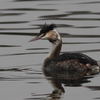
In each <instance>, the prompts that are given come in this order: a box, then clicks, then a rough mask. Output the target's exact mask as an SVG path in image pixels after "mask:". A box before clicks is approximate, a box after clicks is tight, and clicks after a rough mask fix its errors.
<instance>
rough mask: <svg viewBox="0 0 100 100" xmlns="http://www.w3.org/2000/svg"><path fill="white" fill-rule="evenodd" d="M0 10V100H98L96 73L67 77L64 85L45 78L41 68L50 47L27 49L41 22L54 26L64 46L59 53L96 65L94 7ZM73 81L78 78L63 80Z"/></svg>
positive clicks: (70, 2) (32, 3)
mask: <svg viewBox="0 0 100 100" xmlns="http://www.w3.org/2000/svg"><path fill="white" fill-rule="evenodd" d="M0 4H1V5H0V98H1V100H6V99H8V100H51V99H53V100H59V99H62V100H67V99H68V100H79V99H81V100H84V99H85V100H95V99H100V84H99V83H100V74H98V72H85V73H82V74H81V75H83V76H84V75H87V76H85V77H84V78H83V77H82V76H81V75H80V74H79V73H78V74H77V73H67V76H66V78H67V79H66V78H65V79H64V80H61V79H59V78H57V77H56V78H51V76H50V75H48V76H45V75H44V74H43V72H42V63H43V61H44V58H45V56H46V55H47V53H48V51H49V48H50V47H51V44H50V43H49V42H47V41H43V40H39V41H36V42H32V43H28V41H29V40H30V39H32V38H33V37H35V36H36V35H37V34H38V33H39V31H40V28H41V27H42V25H43V24H44V23H45V22H46V23H47V24H51V23H55V24H57V31H58V32H59V33H60V34H61V36H62V40H63V47H62V51H61V52H62V53H64V52H81V53H85V54H87V55H89V56H90V57H92V58H93V59H96V60H97V61H98V62H100V33H99V32H100V2H99V1H96V0H62V1H60V0H1V1H0ZM57 73H58V72H57ZM95 73H97V74H95ZM60 74H61V75H62V73H60ZM54 75H55V74H54ZM70 75H71V76H70ZM74 75H75V76H78V78H79V76H81V78H79V79H78V78H77V79H76V77H74V78H75V79H74V80H69V79H68V78H70V77H71V78H72V77H73V76H74ZM54 87H56V88H57V89H58V90H59V91H55V90H54Z"/></svg>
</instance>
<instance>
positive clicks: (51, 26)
mask: <svg viewBox="0 0 100 100" xmlns="http://www.w3.org/2000/svg"><path fill="white" fill-rule="evenodd" d="M55 27H56V25H55V24H53V23H52V24H51V25H46V23H45V24H44V26H43V28H42V29H41V30H40V34H43V33H47V32H49V31H51V30H53V29H54V28H55Z"/></svg>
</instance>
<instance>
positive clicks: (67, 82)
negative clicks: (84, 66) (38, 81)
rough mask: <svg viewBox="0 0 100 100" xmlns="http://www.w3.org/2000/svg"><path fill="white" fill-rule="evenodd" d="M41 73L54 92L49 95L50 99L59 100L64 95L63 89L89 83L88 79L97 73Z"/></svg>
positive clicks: (44, 71) (45, 71) (52, 71)
mask: <svg viewBox="0 0 100 100" xmlns="http://www.w3.org/2000/svg"><path fill="white" fill-rule="evenodd" d="M43 73H44V75H45V77H46V79H47V80H48V81H49V83H50V84H51V85H52V87H53V88H54V90H53V91H52V93H51V94H50V97H51V98H52V99H49V100H61V99H62V98H63V95H64V93H65V89H64V87H66V86H70V87H79V86H82V84H84V83H89V82H91V81H90V80H89V79H90V78H93V75H94V74H98V73H99V71H98V70H97V71H96V70H95V71H59V70H43Z"/></svg>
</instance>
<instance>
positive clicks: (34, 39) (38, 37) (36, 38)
mask: <svg viewBox="0 0 100 100" xmlns="http://www.w3.org/2000/svg"><path fill="white" fill-rule="evenodd" d="M41 38H42V37H41V36H37V37H35V38H33V39H31V40H30V41H29V42H32V41H36V40H39V39H41Z"/></svg>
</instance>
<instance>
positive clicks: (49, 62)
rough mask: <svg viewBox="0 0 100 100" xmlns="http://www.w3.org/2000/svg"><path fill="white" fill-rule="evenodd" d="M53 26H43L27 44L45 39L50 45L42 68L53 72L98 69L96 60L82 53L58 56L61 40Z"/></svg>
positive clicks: (99, 66)
mask: <svg viewBox="0 0 100 100" xmlns="http://www.w3.org/2000/svg"><path fill="white" fill-rule="evenodd" d="M55 27H56V25H55V24H53V23H52V24H51V25H46V23H45V25H44V26H43V28H42V29H41V30H40V33H39V35H38V36H37V37H36V38H34V39H31V40H30V41H29V42H32V41H36V40H39V39H47V40H49V41H50V42H51V43H52V45H53V46H52V50H51V52H49V54H48V56H47V57H46V59H45V60H44V63H43V68H49V69H53V70H92V69H99V68H100V65H99V64H98V63H97V61H96V60H94V59H92V58H90V57H89V56H87V55H85V54H82V53H64V54H61V55H59V54H60V50H61V47H62V39H61V36H60V34H59V33H58V32H57V31H56V30H55V29H54V28H55Z"/></svg>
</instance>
